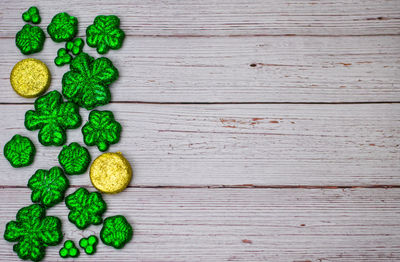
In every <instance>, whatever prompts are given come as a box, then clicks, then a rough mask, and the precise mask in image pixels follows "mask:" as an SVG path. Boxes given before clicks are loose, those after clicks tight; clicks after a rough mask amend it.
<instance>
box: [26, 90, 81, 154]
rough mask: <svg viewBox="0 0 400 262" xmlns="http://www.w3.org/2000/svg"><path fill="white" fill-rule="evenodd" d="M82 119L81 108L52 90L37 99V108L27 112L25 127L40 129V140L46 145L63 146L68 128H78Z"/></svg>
mask: <svg viewBox="0 0 400 262" xmlns="http://www.w3.org/2000/svg"><path fill="white" fill-rule="evenodd" d="M81 123H82V119H81V116H80V115H79V108H78V106H77V105H75V104H74V103H71V102H66V103H64V102H63V99H62V96H61V94H60V93H59V92H58V91H51V92H49V93H47V94H46V95H44V96H41V97H39V98H38V99H36V101H35V110H29V111H27V112H26V113H25V127H26V128H27V129H28V130H31V131H33V130H36V129H40V131H39V135H38V136H39V142H40V143H41V144H42V145H44V146H49V145H56V146H61V145H62V144H64V143H65V141H66V129H71V128H77V127H79V126H80V125H81Z"/></svg>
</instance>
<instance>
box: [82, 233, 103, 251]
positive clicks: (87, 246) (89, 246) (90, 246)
mask: <svg viewBox="0 0 400 262" xmlns="http://www.w3.org/2000/svg"><path fill="white" fill-rule="evenodd" d="M98 243H99V239H98V238H97V237H96V236H95V235H91V236H89V237H88V238H82V239H81V240H80V241H79V245H80V246H81V248H83V249H84V250H85V253H86V254H88V255H93V254H94V253H96V247H97V244H98Z"/></svg>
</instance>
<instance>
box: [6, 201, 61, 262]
mask: <svg viewBox="0 0 400 262" xmlns="http://www.w3.org/2000/svg"><path fill="white" fill-rule="evenodd" d="M45 215H46V211H45V208H44V207H42V206H41V205H39V204H33V205H30V206H27V207H24V208H21V209H20V210H19V211H18V213H17V216H16V218H17V219H16V221H10V222H8V223H7V225H6V230H5V232H4V239H5V240H7V241H10V242H18V243H16V244H15V245H14V252H16V253H17V254H18V256H19V257H20V258H21V259H25V260H26V259H30V260H32V261H40V260H41V259H43V257H44V255H45V248H46V246H55V245H58V244H59V243H60V242H61V241H62V238H63V234H62V231H61V221H60V219H58V218H57V217H53V216H45Z"/></svg>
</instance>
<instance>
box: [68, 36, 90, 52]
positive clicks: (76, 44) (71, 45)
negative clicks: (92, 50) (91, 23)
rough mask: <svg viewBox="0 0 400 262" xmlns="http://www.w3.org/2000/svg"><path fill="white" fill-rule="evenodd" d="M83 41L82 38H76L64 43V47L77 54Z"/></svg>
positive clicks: (81, 47)
mask: <svg viewBox="0 0 400 262" xmlns="http://www.w3.org/2000/svg"><path fill="white" fill-rule="evenodd" d="M84 45H85V42H84V41H83V39H82V38H76V39H75V40H74V41H70V42H67V43H65V49H67V50H68V51H71V53H73V54H74V55H79V54H80V53H81V52H82V49H83V46H84Z"/></svg>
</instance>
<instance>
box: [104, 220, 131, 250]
mask: <svg viewBox="0 0 400 262" xmlns="http://www.w3.org/2000/svg"><path fill="white" fill-rule="evenodd" d="M132 235H133V229H132V226H131V225H130V224H129V222H128V221H127V220H126V218H125V217H124V216H121V215H118V216H113V217H107V218H106V219H105V220H104V224H103V228H102V229H101V231H100V238H101V241H103V243H104V244H106V245H107V246H112V247H114V248H117V249H120V248H123V247H124V246H125V244H126V243H128V242H129V241H130V240H131V239H132Z"/></svg>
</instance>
